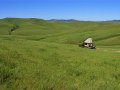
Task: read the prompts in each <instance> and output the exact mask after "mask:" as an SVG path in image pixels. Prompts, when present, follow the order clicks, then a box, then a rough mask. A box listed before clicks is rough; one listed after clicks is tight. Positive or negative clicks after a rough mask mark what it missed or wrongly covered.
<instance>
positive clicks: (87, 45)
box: [81, 38, 96, 49]
mask: <svg viewBox="0 0 120 90" xmlns="http://www.w3.org/2000/svg"><path fill="white" fill-rule="evenodd" d="M81 47H84V48H91V49H95V47H96V46H95V45H94V44H93V41H92V38H88V39H86V40H85V41H84V42H83V44H82V45H81Z"/></svg>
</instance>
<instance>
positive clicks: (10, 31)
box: [9, 25, 19, 35]
mask: <svg viewBox="0 0 120 90" xmlns="http://www.w3.org/2000/svg"><path fill="white" fill-rule="evenodd" d="M18 28H19V26H18V25H14V26H13V27H11V29H10V30H9V35H11V34H12V32H13V31H15V30H16V29H18Z"/></svg>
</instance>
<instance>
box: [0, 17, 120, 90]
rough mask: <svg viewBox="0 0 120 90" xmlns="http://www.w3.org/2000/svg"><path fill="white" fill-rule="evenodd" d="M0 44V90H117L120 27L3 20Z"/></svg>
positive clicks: (93, 23)
mask: <svg viewBox="0 0 120 90" xmlns="http://www.w3.org/2000/svg"><path fill="white" fill-rule="evenodd" d="M15 25H18V26H19V28H17V29H16V30H15V31H14V32H12V33H11V35H9V30H10V29H11V28H12V27H14V26H15ZM87 37H92V38H93V39H94V41H95V43H96V45H97V49H96V50H91V49H84V48H80V47H78V43H81V42H82V41H83V40H84V39H86V38H87ZM0 42H1V43H0V90H119V89H120V69H119V68H120V61H119V60H120V23H112V22H82V21H70V22H66V21H65V22H62V21H45V20H42V19H35V18H31V19H20V18H5V19H1V20H0Z"/></svg>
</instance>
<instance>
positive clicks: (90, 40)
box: [84, 38, 93, 43]
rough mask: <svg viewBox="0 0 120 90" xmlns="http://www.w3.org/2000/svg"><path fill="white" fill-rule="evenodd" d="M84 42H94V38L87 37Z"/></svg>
mask: <svg viewBox="0 0 120 90" xmlns="http://www.w3.org/2000/svg"><path fill="white" fill-rule="evenodd" d="M84 43H93V42H92V38H88V39H86V40H85V41H84Z"/></svg>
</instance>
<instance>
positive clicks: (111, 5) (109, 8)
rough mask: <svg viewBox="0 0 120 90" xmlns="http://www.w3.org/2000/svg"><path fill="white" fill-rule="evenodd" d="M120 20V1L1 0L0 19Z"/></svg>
mask: <svg viewBox="0 0 120 90" xmlns="http://www.w3.org/2000/svg"><path fill="white" fill-rule="evenodd" d="M5 17H20V18H42V19H77V20H94V21H96V20H99V21H101V20H113V19H119V20H120V0H0V18H5Z"/></svg>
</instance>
